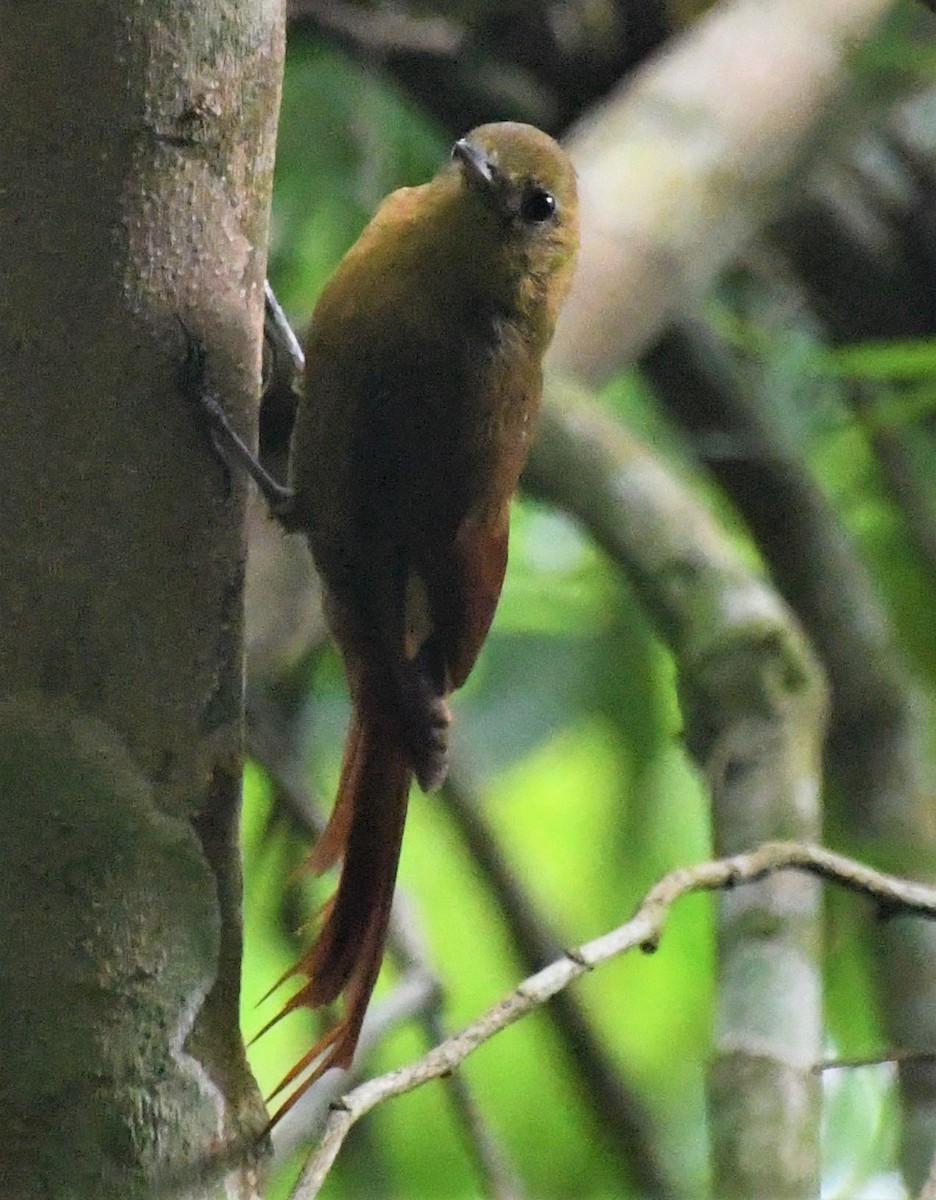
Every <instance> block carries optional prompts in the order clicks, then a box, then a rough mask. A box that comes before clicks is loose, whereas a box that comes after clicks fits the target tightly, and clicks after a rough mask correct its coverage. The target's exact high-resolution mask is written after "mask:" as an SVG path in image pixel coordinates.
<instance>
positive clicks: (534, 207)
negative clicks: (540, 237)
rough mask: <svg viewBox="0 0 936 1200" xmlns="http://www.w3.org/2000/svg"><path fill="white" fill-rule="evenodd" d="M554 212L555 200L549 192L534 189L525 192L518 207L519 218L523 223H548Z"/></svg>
mask: <svg viewBox="0 0 936 1200" xmlns="http://www.w3.org/2000/svg"><path fill="white" fill-rule="evenodd" d="M555 211H556V198H555V196H553V195H552V194H551V193H550V192H546V191H543V189H542V188H536V189H535V190H534V191H532V192H527V194H526V195H525V196H524V197H523V202H522V204H521V205H520V216H521V217H523V219H524V221H535V222H537V223H539V222H541V221H548V220H549V219H550V217H551V216H552V215H553V213H555Z"/></svg>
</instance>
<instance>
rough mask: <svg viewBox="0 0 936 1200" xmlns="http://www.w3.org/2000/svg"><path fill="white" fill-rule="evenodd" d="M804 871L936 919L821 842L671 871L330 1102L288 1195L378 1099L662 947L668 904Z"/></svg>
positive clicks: (898, 882)
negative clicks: (635, 904)
mask: <svg viewBox="0 0 936 1200" xmlns="http://www.w3.org/2000/svg"><path fill="white" fill-rule="evenodd" d="M783 870H798V871H806V872H808V873H810V874H812V875H816V876H818V877H819V878H820V879H825V880H828V881H830V882H834V883H837V884H839V885H840V886H841V887H844V888H846V889H848V890H849V891H853V892H856V893H858V894H860V895H865V896H868V897H870V898H871V899H873V900H875V901H877V907H878V911H879V913H880V915H882V916H893V915H895V914H896V913H912V914H916V915H918V916H925V917H930V918H936V888H931V887H926V886H925V885H923V884H919V883H914V882H912V881H911V880H907V879H901V878H899V877H898V876H894V875H885V874H883V873H882V872H880V871H875V870H873V869H872V868H871V867H868V866H865V865H864V864H863V863H860V862H857V861H855V860H854V859H850V858H846V857H845V856H844V855H841V854H835V853H833V852H832V851H830V850H825V849H823V848H822V847H820V846H809V845H804V844H801V843H797V842H770V843H767V844H765V845H763V846H760V847H759V848H758V849H757V850H754V851H752V852H751V853H749V854H736V855H733V856H731V857H730V858H723V859H718V860H716V861H714V862H705V863H700V864H698V865H696V866H693V867H681V868H679V869H678V870H676V871H671V872H670V873H669V874H668V875H665V876H664V877H663V878H662V879H661V880H660V881H659V882H658V883H657V884H655V885H654V886H653V887H652V888H651V889H650V891H649V892H648V893H647V895H646V897H645V898H644V900H643V903H642V904H641V905H640V907H639V909H638V910H637V912H636V914H635V915H634V916H633V917H632V918H631V919H630V920H629V921H627V922H626V923H625V924H623V925H621V926H619V927H618V928H617V929H613V930H611V932H610V933H606V934H604V935H602V936H601V937H598V938H595V939H594V940H593V941H590V942H586V943H585V944H584V945H583V946H581V947H579V948H578V949H577V950H570V951H567V952H566V953H565V954H564V955H563V956H562V957H561V958H560V959H558V960H557V961H555V962H553V963H550V965H549V966H548V967H545V968H544V969H543V970H542V971H538V972H537V973H536V974H535V975H533V976H531V977H530V978H528V979H525V980H524V981H523V982H522V983H521V984H520V985H519V986H518V987H516V988H515V989H514V990H513V991H512V992H510V993H509V994H508V995H507V996H505V997H504V998H503V999H502V1000H501V1001H499V1002H498V1003H497V1004H495V1005H493V1006H492V1007H491V1008H489V1009H488V1010H487V1011H486V1012H485V1013H483V1014H482V1015H481V1016H480V1017H478V1018H477V1020H475V1021H473V1022H472V1023H471V1024H470V1025H468V1026H467V1027H466V1028H465V1029H463V1030H462V1032H461V1033H459V1034H457V1035H456V1036H455V1037H452V1038H449V1039H448V1041H446V1042H443V1043H442V1044H441V1045H439V1046H436V1047H435V1049H433V1050H431V1051H430V1052H429V1053H428V1054H426V1055H425V1056H424V1057H423V1058H421V1059H419V1060H418V1061H417V1062H415V1063H411V1064H410V1065H409V1066H406V1067H400V1068H398V1069H397V1070H395V1071H390V1072H388V1073H387V1074H385V1075H381V1076H378V1077H377V1078H376V1079H370V1080H368V1081H367V1082H366V1083H362V1084H361V1085H360V1086H358V1087H356V1088H355V1089H354V1090H353V1091H352V1092H349V1093H348V1094H347V1095H345V1096H343V1097H342V1098H341V1100H340V1101H339V1102H338V1103H337V1104H336V1105H335V1106H334V1108H333V1110H332V1113H331V1115H330V1116H329V1118H328V1121H327V1122H326V1125H325V1130H324V1132H323V1135H322V1139H321V1141H320V1143H319V1145H318V1146H317V1148H316V1149H315V1150H314V1151H313V1153H312V1154H311V1155H310V1157H309V1160H308V1162H307V1163H306V1166H305V1168H304V1170H303V1172H302V1175H301V1177H300V1179H299V1182H298V1184H297V1185H296V1188H295V1189H294V1191H293V1192H292V1194H291V1200H313V1197H315V1196H317V1195H318V1194H319V1190H320V1189H321V1186H322V1184H323V1183H324V1181H325V1178H326V1177H327V1175H328V1172H329V1171H330V1169H331V1166H332V1164H333V1163H334V1161H335V1159H336V1157H337V1155H338V1152H339V1151H340V1149H341V1146H342V1143H343V1142H344V1140H345V1138H346V1137H347V1135H348V1133H349V1131H350V1130H351V1128H352V1126H353V1125H354V1124H355V1123H356V1122H357V1121H359V1120H360V1118H361V1117H363V1116H364V1115H365V1114H367V1113H369V1112H370V1111H371V1110H372V1109H373V1108H375V1107H376V1106H377V1105H378V1104H380V1103H382V1102H383V1101H384V1100H388V1099H390V1098H391V1097H392V1096H401V1095H404V1094H405V1093H406V1092H410V1091H413V1090H414V1089H415V1088H417V1087H420V1086H421V1085H422V1084H424V1083H427V1082H429V1081H430V1080H432V1079H439V1078H442V1077H444V1076H446V1075H449V1074H450V1073H451V1072H452V1071H454V1070H455V1069H456V1068H457V1067H459V1066H460V1065H461V1064H462V1063H463V1062H464V1060H465V1059H466V1058H467V1057H468V1055H469V1054H471V1053H472V1051H474V1050H476V1049H477V1048H478V1047H479V1046H481V1045H483V1044H484V1043H485V1042H487V1041H489V1040H490V1039H491V1038H492V1037H493V1036H494V1035H495V1034H497V1033H500V1032H501V1031H502V1030H504V1029H507V1028H508V1027H509V1026H510V1025H513V1024H514V1022H516V1021H518V1020H520V1018H521V1017H524V1016H526V1014H527V1013H529V1012H532V1011H534V1010H535V1009H537V1008H539V1007H540V1006H541V1005H542V1004H544V1003H545V1002H546V1001H547V1000H549V999H550V998H551V997H552V996H555V995H556V993H557V992H559V991H561V990H562V989H563V988H565V987H568V985H569V984H570V983H572V982H573V981H574V980H576V979H579V978H580V977H581V976H582V975H584V974H586V973H587V972H588V971H591V970H593V969H594V968H595V967H597V966H599V965H600V964H602V963H605V962H608V961H609V960H610V959H612V958H615V957H616V956H617V955H619V954H623V953H624V952H626V951H628V950H633V949H635V948H638V949H641V950H643V951H646V952H652V951H654V950H655V949H656V948H657V946H658V945H659V942H660V939H661V937H662V935H663V930H664V927H665V924H666V919H667V917H668V916H669V912H670V909H671V908H672V907H673V905H674V904H675V903H676V901H677V900H680V899H681V898H682V897H683V896H686V895H689V894H691V893H693V892H703V891H716V890H719V889H731V888H734V887H738V886H740V885H741V884H750V883H756V882H757V881H759V880H761V879H764V878H765V877H767V876H768V875H772V874H773V873H775V872H777V871H783Z"/></svg>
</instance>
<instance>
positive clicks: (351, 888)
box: [258, 701, 412, 1124]
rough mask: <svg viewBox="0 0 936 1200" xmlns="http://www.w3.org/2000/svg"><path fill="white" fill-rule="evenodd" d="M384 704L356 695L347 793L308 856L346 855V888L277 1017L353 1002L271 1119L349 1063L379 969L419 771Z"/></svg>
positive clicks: (288, 1080) (330, 861)
mask: <svg viewBox="0 0 936 1200" xmlns="http://www.w3.org/2000/svg"><path fill="white" fill-rule="evenodd" d="M375 708H376V706H373V705H372V706H366V705H363V704H362V703H361V702H360V701H358V703H356V704H355V708H354V711H353V714H352V718H351V727H350V729H349V732H348V740H347V744H346V746H345V756H344V763H343V765H342V769H341V780H340V782H339V785H338V797H337V800H336V802H335V807H334V809H333V811H332V816H331V819H330V821H329V823H328V826H327V827H326V829H325V832H324V833H323V834H322V836H321V838H320V839H319V841H318V843H317V845H316V846H315V848H314V849H313V851H312V853H311V855H310V856H309V860H308V864H307V865H308V866H309V867H310V869H312V870H314V871H316V872H320V871H324V870H327V869H328V868H329V867H331V866H333V865H334V864H335V863H336V862H338V860H339V859H343V863H342V868H341V877H340V879H339V883H338V890H337V892H336V893H335V895H334V896H333V898H332V899H331V901H330V902H329V904H328V905H327V906H326V909H325V917H324V923H323V925H322V928H321V930H320V931H319V934H318V937H317V938H316V940H315V942H314V944H313V945H312V946H311V947H310V949H309V950H308V951H307V952H306V953H305V954H304V955H303V956H302V958H301V959H300V960H299V962H298V963H297V964H296V966H295V967H294V968H293V969H292V970H291V971H290V972H289V975H293V974H302V975H305V976H306V979H307V982H306V983H305V984H304V985H303V986H302V988H300V990H299V991H298V992H296V994H295V995H294V996H292V997H290V999H289V1000H288V1001H287V1003H286V1005H285V1006H284V1008H283V1010H282V1011H281V1012H280V1013H279V1014H277V1016H276V1017H275V1018H274V1019H273V1021H271V1022H270V1024H274V1023H275V1022H276V1021H278V1020H279V1019H280V1017H283V1016H285V1015H286V1013H288V1012H292V1011H293V1009H296V1008H300V1007H303V1006H305V1007H308V1008H318V1007H319V1006H320V1005H323V1004H331V1003H332V1002H333V1001H335V1000H337V999H339V997H340V998H342V999H343V1002H344V1011H343V1014H342V1017H341V1019H340V1021H339V1022H338V1023H337V1024H336V1025H335V1026H334V1028H332V1029H330V1030H329V1031H328V1032H327V1033H326V1034H325V1035H324V1037H322V1038H321V1039H320V1040H319V1041H318V1042H317V1043H316V1044H315V1045H314V1046H313V1047H312V1049H311V1050H309V1052H308V1053H307V1054H305V1055H303V1057H302V1058H301V1059H300V1060H299V1062H298V1063H297V1064H296V1065H295V1067H293V1069H292V1070H291V1071H290V1072H289V1073H288V1074H287V1075H286V1076H285V1078H284V1079H283V1080H282V1082H281V1083H280V1084H279V1086H278V1087H277V1088H276V1090H275V1091H274V1093H273V1095H274V1096H276V1095H278V1094H279V1093H280V1092H282V1091H284V1090H285V1089H287V1088H288V1087H290V1085H291V1084H294V1083H295V1082H296V1080H298V1079H300V1078H301V1083H299V1085H298V1086H297V1087H296V1088H295V1089H294V1090H293V1091H292V1093H291V1094H290V1095H289V1097H288V1099H287V1100H286V1101H285V1103H284V1104H282V1105H281V1107H280V1108H279V1110H278V1111H277V1113H276V1115H275V1116H274V1117H273V1121H272V1122H271V1124H273V1123H275V1122H276V1121H278V1120H279V1119H280V1117H282V1116H283V1115H284V1113H286V1112H287V1111H288V1110H289V1109H290V1108H292V1106H293V1105H294V1104H295V1103H296V1101H297V1100H298V1099H299V1097H300V1096H301V1095H302V1094H303V1092H305V1091H306V1089H307V1088H308V1087H310V1086H311V1084H312V1083H314V1082H315V1080H316V1079H318V1078H319V1077H320V1076H321V1075H322V1074H324V1072H325V1071H327V1070H328V1069H329V1068H331V1067H347V1066H350V1064H351V1060H352V1058H353V1056H354V1050H355V1046H356V1045H357V1040H358V1035H359V1034H360V1031H361V1023H362V1022H363V1020H364V1013H365V1011H366V1009H367V1003H368V1001H369V999H370V995H371V992H372V991H373V989H374V984H375V983H376V981H377V975H378V973H379V971H380V962H381V958H382V957H383V947H384V941H385V938H386V934H387V922H388V920H389V918H390V906H391V902H392V900H393V889H394V884H395V882H396V873H397V865H398V863H399V859H400V844H401V842H402V839H403V825H404V822H405V820H406V806H407V799H408V796H409V788H410V781H411V778H412V771H411V768H410V766H409V763H408V761H407V756H406V754H405V752H404V751H403V749H402V748H401V746H400V738H399V733H398V732H397V730H396V729H395V727H394V725H393V723H392V721H390V720H389V719H388V718H386V717H382V716H381V715H380V713H378V712H376V711H374V709H375ZM265 1028H269V1026H266V1027H265ZM261 1032H263V1031H261ZM258 1036H259V1035H258Z"/></svg>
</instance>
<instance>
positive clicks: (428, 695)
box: [281, 123, 578, 1112]
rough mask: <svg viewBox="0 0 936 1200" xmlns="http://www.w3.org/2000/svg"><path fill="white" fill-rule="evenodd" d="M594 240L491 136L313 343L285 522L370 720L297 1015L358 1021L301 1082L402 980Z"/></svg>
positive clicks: (411, 191) (524, 163)
mask: <svg viewBox="0 0 936 1200" xmlns="http://www.w3.org/2000/svg"><path fill="white" fill-rule="evenodd" d="M577 245H578V223H577V200H576V187H575V174H574V171H573V169H572V166H571V164H570V162H569V160H568V158H567V157H566V155H565V154H564V153H563V151H562V150H561V149H560V148H559V146H558V145H557V144H556V143H555V142H554V141H553V140H552V139H551V138H549V137H547V135H546V134H544V133H541V132H540V131H539V130H536V129H533V128H532V127H531V126H528V125H519V124H512V123H503V124H495V125H484V126H482V127H480V128H478V129H475V130H474V131H472V132H471V133H470V134H468V135H467V137H465V138H463V139H461V140H460V141H459V142H456V144H455V147H454V150H453V152H452V160H451V162H450V163H449V164H447V165H446V166H445V167H444V168H443V169H442V170H441V171H440V172H439V173H438V175H436V177H435V178H434V179H433V180H431V182H429V183H427V184H425V185H423V186H422V187H416V188H405V189H402V190H400V191H398V192H394V193H393V194H392V195H391V196H389V197H388V198H387V199H386V200H385V201H384V202H383V204H382V205H381V206H380V208H379V210H378V211H377V213H376V215H375V216H374V218H373V220H372V221H371V222H370V224H369V225H368V226H367V228H366V229H365V230H364V232H363V233H362V234H361V237H360V238H359V240H358V241H357V242H356V244H355V245H354V246H353V247H352V248H351V250H349V251H348V253H347V255H346V256H345V258H344V259H343V261H342V262H341V264H340V265H339V267H338V269H337V270H336V271H335V274H334V275H333V277H332V279H331V281H330V282H329V284H328V285H327V287H326V288H325V290H324V292H323V293H322V296H321V299H320V300H319V303H318V305H317V307H316V309H315V313H314V315H313V318H312V323H311V328H310V331H309V334H308V338H307V342H306V371H305V387H304V395H303V399H302V401H301V403H300V407H299V411H298V414H297V418H296V425H295V429H294V432H293V441H292V447H291V453H290V486H291V488H292V492H293V498H292V500H291V502H290V504H289V506H288V509H287V511H285V512H284V513H283V514H282V519H283V521H284V523H285V524H286V525H287V526H288V527H289V528H292V529H299V530H302V531H304V532H305V533H306V534H307V536H308V539H309V544H310V546H311V549H312V554H313V557H314V559H315V562H316V565H317V567H318V570H319V572H320V574H321V577H322V581H323V585H324V590H325V597H326V610H327V616H328V621H329V625H330V628H331V631H332V634H333V636H334V638H335V640H336V642H337V644H338V647H339V649H340V651H341V654H342V656H343V659H344V663H345V669H346V672H347V677H348V683H349V686H350V689H351V695H352V701H353V715H352V720H351V727H350V731H349V735H348V742H347V746H346V749H345V756H344V763H343V767H342V772H341V779H340V783H339V788H338V798H337V801H336V804H335V809H334V812H333V815H332V818H331V821H330V824H329V826H328V829H327V830H326V832H325V834H324V835H323V838H322V840H321V841H320V843H319V845H318V846H317V847H316V849H315V850H314V851H313V853H312V856H311V859H310V865H311V866H312V868H313V869H315V870H324V869H326V868H327V867H329V866H331V865H333V864H335V863H337V862H338V861H339V860H341V862H342V869H341V876H340V881H339V884H338V890H337V893H336V895H335V897H334V899H333V901H332V902H331V904H330V905H329V906H328V908H327V910H326V916H325V920H324V924H323V926H322V929H321V931H320V933H319V935H318V938H317V940H316V941H315V943H314V945H313V946H312V947H311V949H310V950H309V951H308V952H307V953H306V954H305V955H304V956H303V958H302V959H301V961H300V962H299V963H298V964H297V967H296V971H297V972H299V973H301V974H304V975H305V976H306V977H307V982H306V983H305V984H304V986H303V987H302V988H301V989H300V991H299V992H297V994H296V995H295V996H294V997H293V998H292V999H291V1000H290V1001H289V1002H288V1004H287V1006H286V1010H285V1011H290V1010H291V1009H293V1008H295V1007H297V1006H299V1005H309V1006H312V1007H316V1006H318V1005H321V1004H327V1003H330V1002H332V1001H334V1000H337V999H339V998H343V1000H344V1013H343V1016H342V1018H341V1020H340V1021H339V1023H338V1024H337V1025H336V1026H335V1028H333V1029H332V1030H331V1031H330V1032H329V1033H328V1034H326V1036H325V1037H324V1038H323V1039H322V1041H321V1042H319V1043H318V1045H316V1046H315V1047H313V1048H312V1050H311V1051H310V1053H309V1054H308V1055H307V1056H306V1057H305V1058H304V1059H303V1060H302V1062H301V1063H299V1064H298V1065H297V1067H296V1069H295V1070H294V1071H293V1072H291V1073H290V1075H289V1076H288V1077H287V1078H286V1080H284V1081H283V1085H282V1086H283V1087H287V1086H288V1085H289V1084H291V1083H293V1082H294V1081H295V1080H296V1079H297V1078H299V1077H300V1075H301V1074H302V1073H303V1072H304V1071H305V1070H306V1068H307V1067H311V1068H312V1071H311V1074H310V1075H309V1076H307V1077H306V1078H305V1079H304V1080H303V1082H302V1084H301V1085H300V1086H299V1087H298V1088H297V1089H296V1091H294V1092H293V1094H292V1096H291V1097H290V1099H289V1100H288V1101H287V1102H286V1105H284V1107H283V1109H281V1112H282V1111H285V1109H286V1108H287V1107H289V1106H290V1105H291V1104H292V1103H293V1102H294V1101H295V1099H296V1098H297V1097H298V1095H299V1094H301V1092H302V1091H303V1090H305V1088H306V1087H307V1086H308V1084H309V1083H310V1082H311V1081H312V1079H314V1078H317V1077H318V1076H319V1075H320V1074H321V1073H322V1072H323V1071H325V1070H327V1069H328V1068H329V1067H332V1066H347V1065H349V1064H350V1061H351V1058H352V1056H353V1052H354V1048H355V1045H356V1043H357V1038H358V1034H359V1032H360V1027H361V1022H362V1020H363V1016H364V1011H365V1009H366V1007H367V1003H368V1000H369V998H370V994H371V991H372V989H373V986H374V983H375V981H376V978H377V973H378V971H379V968H380V961H381V956H382V952H383V943H384V939H385V935H386V927H387V920H388V916H389V911H390V903H391V899H392V896H393V888H394V882H395V877H396V870H397V862H398V859H399V852H400V842H401V838H402V834H403V824H404V820H405V815H406V803H407V796H408V792H409V786H410V781H411V778H412V777H413V776H415V777H416V779H417V780H418V781H419V783H420V785H421V786H422V787H423V788H424V789H426V790H429V789H431V788H433V787H436V786H437V785H438V784H439V783H441V782H442V780H443V779H444V777H445V773H446V769H447V743H448V724H449V710H448V705H447V697H448V695H449V694H450V692H451V691H452V690H453V689H455V688H457V687H459V686H460V685H461V684H462V683H464V681H465V679H466V678H467V676H468V674H469V672H470V671H471V668H472V666H473V664H474V661H475V659H476V657H477V655H478V652H479V650H480V649H481V645H482V643H483V642H484V639H485V636H486V635H487V632H488V628H489V626H490V623H491V619H492V617H493V615H494V609H495V607H496V605H497V600H498V597H499V595H500V590H501V584H502V582H503V577H504V570H505V567H506V563H507V533H508V510H509V503H510V498H511V496H512V494H513V492H514V489H515V488H516V485H517V480H518V478H519V475H520V471H521V468H522V466H523V463H524V460H525V458H526V454H527V449H528V446H529V442H530V438H531V436H532V432H533V426H534V423H535V419H536V414H537V409H538V406H539V402H540V394H541V390H542V369H541V361H542V356H543V353H544V351H545V350H546V347H547V346H548V344H549V341H550V338H551V337H552V333H553V327H554V325H555V321H556V317H557V316H558V313H559V309H560V307H561V304H562V301H563V299H564V297H565V295H566V292H567V290H568V287H569V283H570V281H571V277H572V272H573V268H574V262H575V254H576V249H577Z"/></svg>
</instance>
